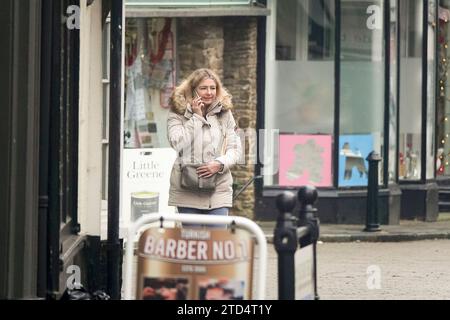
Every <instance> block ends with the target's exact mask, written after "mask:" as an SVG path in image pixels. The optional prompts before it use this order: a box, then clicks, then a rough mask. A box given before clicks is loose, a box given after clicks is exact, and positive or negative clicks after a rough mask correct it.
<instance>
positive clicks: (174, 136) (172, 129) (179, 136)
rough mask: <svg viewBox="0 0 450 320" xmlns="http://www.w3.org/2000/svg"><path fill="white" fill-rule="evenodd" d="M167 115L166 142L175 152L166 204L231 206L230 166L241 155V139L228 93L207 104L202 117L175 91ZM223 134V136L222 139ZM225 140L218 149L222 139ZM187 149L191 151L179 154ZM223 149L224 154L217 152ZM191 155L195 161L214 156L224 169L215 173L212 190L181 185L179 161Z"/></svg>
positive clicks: (193, 206)
mask: <svg viewBox="0 0 450 320" xmlns="http://www.w3.org/2000/svg"><path fill="white" fill-rule="evenodd" d="M171 103H172V105H171V110H170V112H169V116H168V119H167V135H168V139H169V143H170V145H171V146H172V148H173V149H175V151H176V152H177V154H178V157H177V160H176V161H175V164H174V166H173V168H172V173H171V176H170V191H169V206H177V207H187V208H196V209H206V210H211V209H217V208H223V207H227V208H231V207H232V206H233V203H232V202H233V201H232V198H233V188H232V185H233V178H232V175H231V172H230V169H231V168H232V167H233V166H234V165H235V164H237V163H238V162H239V160H240V159H241V156H242V147H241V140H240V138H239V136H238V135H237V133H236V128H237V126H236V122H235V120H234V117H233V115H232V113H231V108H232V104H231V100H230V98H229V97H228V96H226V97H224V98H222V100H221V101H217V102H215V103H213V104H211V106H210V107H209V108H208V110H207V114H206V119H205V118H203V117H201V116H199V115H198V114H195V113H193V112H192V108H191V106H190V104H189V103H188V102H187V100H186V98H185V97H184V95H183V94H182V93H181V92H175V93H174V96H173V98H172V102H171ZM224 136H225V137H226V138H225V139H224ZM224 140H226V143H225V144H224V148H223V150H221V149H222V146H223V145H222V144H223V141H224ZM186 146H189V148H188V149H187V150H192V152H193V153H192V154H191V153H190V152H189V154H188V155H183V152H185V151H186ZM222 152H224V154H221V153H222ZM192 155H193V156H194V161H195V163H208V162H210V161H213V160H217V161H219V162H221V163H223V164H224V169H223V170H222V171H221V172H219V173H217V175H218V177H217V184H216V189H215V191H213V192H202V191H200V192H199V191H192V190H186V189H183V188H182V187H181V186H180V184H181V173H180V165H181V163H183V161H184V160H186V157H188V158H189V160H190V158H191V157H192Z"/></svg>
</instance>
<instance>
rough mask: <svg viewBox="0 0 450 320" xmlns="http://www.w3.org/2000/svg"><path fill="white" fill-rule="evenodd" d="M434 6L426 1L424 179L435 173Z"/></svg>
mask: <svg viewBox="0 0 450 320" xmlns="http://www.w3.org/2000/svg"><path fill="white" fill-rule="evenodd" d="M436 6H437V0H428V21H427V31H426V32H427V33H428V44H427V105H426V108H427V136H426V143H427V145H426V161H427V162H426V163H427V166H426V178H427V179H434V178H435V172H436V154H435V150H436V144H435V134H436V66H437V64H436V32H437V21H436V18H437V17H436Z"/></svg>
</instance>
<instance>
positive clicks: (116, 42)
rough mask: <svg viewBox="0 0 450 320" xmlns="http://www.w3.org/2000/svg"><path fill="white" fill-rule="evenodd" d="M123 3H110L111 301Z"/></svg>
mask: <svg viewBox="0 0 450 320" xmlns="http://www.w3.org/2000/svg"><path fill="white" fill-rule="evenodd" d="M122 13H123V1H122V0H114V1H112V2H111V47H110V50H111V65H110V70H111V92H110V101H111V102H110V113H109V115H110V117H109V126H110V127H109V146H110V147H109V169H108V177H109V185H108V248H107V250H108V253H107V288H108V293H109V295H110V296H111V298H112V299H113V300H118V299H120V279H121V278H120V263H121V257H122V246H121V243H120V240H119V207H120V201H119V199H120V136H121V132H120V130H121V129H120V128H121V126H120V121H121V120H120V119H121V100H122V98H121V97H122V95H121V88H122V81H121V80H122V68H121V66H122V30H123V21H122Z"/></svg>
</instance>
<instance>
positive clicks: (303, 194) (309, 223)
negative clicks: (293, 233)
mask: <svg viewBox="0 0 450 320" xmlns="http://www.w3.org/2000/svg"><path fill="white" fill-rule="evenodd" d="M317 198H318V192H317V189H316V188H314V187H302V188H300V190H299V191H298V200H299V201H300V205H301V207H300V212H299V224H300V226H302V225H303V226H306V227H307V228H308V231H309V234H308V236H305V237H304V238H300V239H299V243H300V247H305V246H308V245H310V244H312V246H313V277H314V299H315V300H319V299H320V298H319V293H318V289H317V241H318V240H319V234H320V221H319V218H318V216H317V209H316V208H314V207H313V205H314V204H315V203H316V201H317Z"/></svg>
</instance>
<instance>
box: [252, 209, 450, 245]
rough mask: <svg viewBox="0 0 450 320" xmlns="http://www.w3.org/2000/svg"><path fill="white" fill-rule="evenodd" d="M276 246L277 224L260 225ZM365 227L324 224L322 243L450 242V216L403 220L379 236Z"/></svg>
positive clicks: (384, 229) (448, 214)
mask: <svg viewBox="0 0 450 320" xmlns="http://www.w3.org/2000/svg"><path fill="white" fill-rule="evenodd" d="M258 224H259V226H260V227H261V229H262V230H263V232H264V234H265V235H266V238H267V241H268V242H269V243H273V232H274V229H275V222H258ZM364 228H365V226H364V225H342V224H321V225H320V238H319V241H321V242H341V243H346V242H402V241H418V240H437V239H450V213H441V214H440V215H439V219H438V221H436V222H423V221H411V220H401V221H400V224H399V225H382V226H380V228H381V231H379V232H365V231H364Z"/></svg>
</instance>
